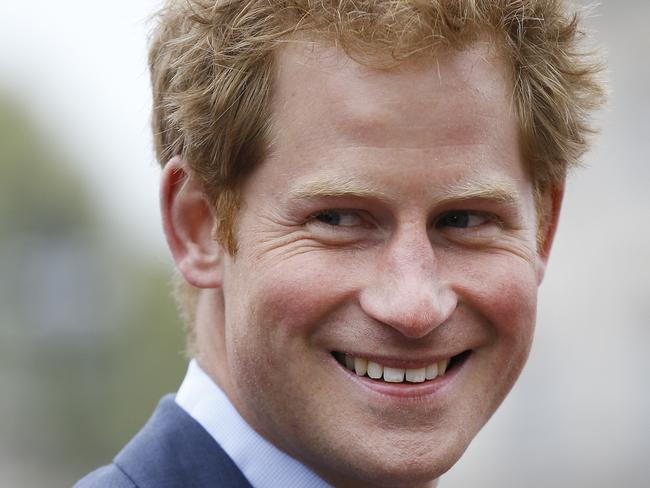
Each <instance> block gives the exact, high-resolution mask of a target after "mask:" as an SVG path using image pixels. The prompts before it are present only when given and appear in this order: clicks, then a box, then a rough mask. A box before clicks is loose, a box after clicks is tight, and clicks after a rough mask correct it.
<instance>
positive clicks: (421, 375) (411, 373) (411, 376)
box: [406, 368, 427, 383]
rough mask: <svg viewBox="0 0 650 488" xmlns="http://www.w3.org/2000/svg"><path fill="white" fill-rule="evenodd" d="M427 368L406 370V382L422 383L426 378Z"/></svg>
mask: <svg viewBox="0 0 650 488" xmlns="http://www.w3.org/2000/svg"><path fill="white" fill-rule="evenodd" d="M426 371H427V368H418V369H407V370H406V381H410V382H411V383H422V382H423V381H424V380H425V379H426V377H427V374H426Z"/></svg>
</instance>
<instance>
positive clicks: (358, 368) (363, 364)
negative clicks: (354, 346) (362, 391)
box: [354, 358, 368, 376]
mask: <svg viewBox="0 0 650 488" xmlns="http://www.w3.org/2000/svg"><path fill="white" fill-rule="evenodd" d="M354 371H355V372H356V373H357V374H358V375H359V376H364V375H365V374H366V373H367V372H368V360H367V359H363V358H354Z"/></svg>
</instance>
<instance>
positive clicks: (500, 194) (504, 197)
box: [439, 178, 520, 205]
mask: <svg viewBox="0 0 650 488" xmlns="http://www.w3.org/2000/svg"><path fill="white" fill-rule="evenodd" d="M519 198H520V195H519V192H518V191H517V189H516V188H515V186H514V185H513V184H512V183H511V182H509V181H505V180H501V179H494V180H489V179H473V178H472V179H468V180H465V181H462V182H460V183H457V184H454V185H451V186H449V187H447V188H445V189H444V190H442V192H440V194H439V199H440V200H442V201H446V200H459V201H464V200H490V201H493V202H497V203H501V204H506V205H515V204H516V203H517V202H518V200H519Z"/></svg>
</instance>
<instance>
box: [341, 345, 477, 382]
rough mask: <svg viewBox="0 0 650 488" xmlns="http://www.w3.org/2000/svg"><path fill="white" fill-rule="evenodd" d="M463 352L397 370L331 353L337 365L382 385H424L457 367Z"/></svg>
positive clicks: (463, 359) (367, 360)
mask: <svg viewBox="0 0 650 488" xmlns="http://www.w3.org/2000/svg"><path fill="white" fill-rule="evenodd" d="M470 352H471V351H465V352H463V353H461V354H458V355H456V356H453V357H450V358H444V359H439V360H437V361H434V362H432V363H430V364H428V365H426V366H422V367H419V368H399V367H394V366H387V365H384V364H381V362H379V361H372V360H370V359H366V358H363V357H354V356H351V355H349V354H345V353H342V352H335V353H333V355H334V358H335V359H336V360H337V361H338V363H339V364H340V365H341V366H343V367H345V368H346V369H348V370H350V371H353V372H355V373H356V374H357V376H365V377H369V378H371V379H373V380H377V381H382V382H384V383H424V382H427V381H432V380H435V379H436V378H438V377H441V376H444V375H445V373H446V372H447V371H449V370H450V369H452V368H455V367H456V366H459V365H460V364H461V363H462V362H464V361H465V359H466V358H467V356H469V354H470Z"/></svg>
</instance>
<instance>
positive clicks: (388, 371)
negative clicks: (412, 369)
mask: <svg viewBox="0 0 650 488" xmlns="http://www.w3.org/2000/svg"><path fill="white" fill-rule="evenodd" d="M384 381H387V382H389V383H402V382H403V381H404V370H403V369H401V368H389V367H388V366H384Z"/></svg>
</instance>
